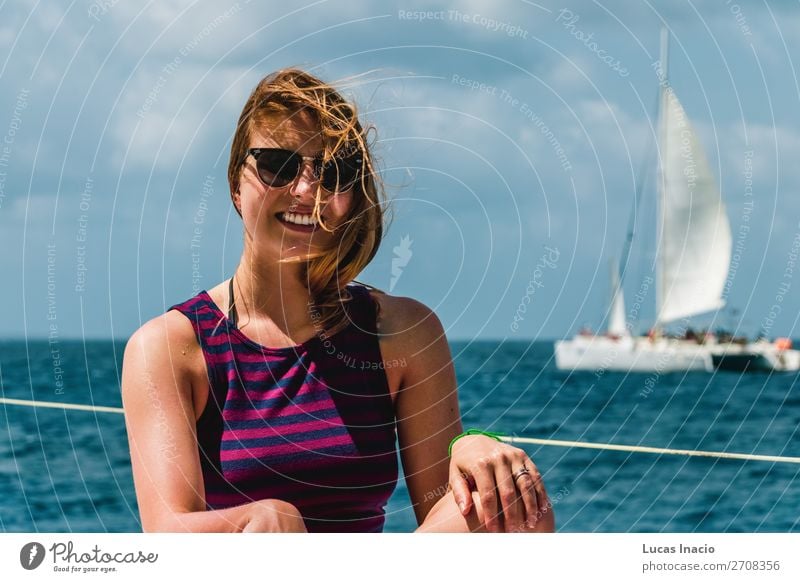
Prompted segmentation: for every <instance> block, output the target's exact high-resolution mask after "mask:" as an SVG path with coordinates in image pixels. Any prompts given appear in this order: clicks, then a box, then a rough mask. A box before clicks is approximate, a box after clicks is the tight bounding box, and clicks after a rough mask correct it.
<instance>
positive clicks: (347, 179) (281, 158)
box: [247, 148, 364, 192]
mask: <svg viewBox="0 0 800 582" xmlns="http://www.w3.org/2000/svg"><path fill="white" fill-rule="evenodd" d="M247 154H248V155H251V156H253V158H255V160H256V171H257V173H258V177H259V178H260V179H261V181H262V182H263V183H264V184H265V185H266V186H270V187H273V188H281V187H283V186H288V185H289V184H291V183H292V182H294V181H295V179H297V176H298V175H300V170H301V168H302V167H303V161H305V160H311V161H312V162H313V168H314V177H315V178H317V179H318V180H319V181H320V184H321V185H322V187H323V188H324V189H325V190H327V191H328V192H339V191H345V190H349V189H350V188H351V187H352V186H353V184H355V183H356V181H357V180H358V178H359V174H360V173H361V166H362V163H363V160H364V158H363V156H362V155H361V153H360V152H359V153H356V154H353V155H351V156H344V157H338V156H334V157H333V158H332V159H331V160H329V161H328V162H325V163H323V161H322V156H321V155H318V156H301V155H300V154H298V153H297V152H293V151H291V150H284V149H280V148H251V149H249V150H247Z"/></svg>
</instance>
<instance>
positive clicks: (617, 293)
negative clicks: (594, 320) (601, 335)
mask: <svg viewBox="0 0 800 582" xmlns="http://www.w3.org/2000/svg"><path fill="white" fill-rule="evenodd" d="M608 334H609V335H615V336H627V335H630V334H629V333H628V326H627V325H625V298H624V296H623V294H622V286H621V285H620V283H619V274H618V273H617V265H616V263H615V262H614V261H613V260H612V261H611V313H610V314H609V319H608Z"/></svg>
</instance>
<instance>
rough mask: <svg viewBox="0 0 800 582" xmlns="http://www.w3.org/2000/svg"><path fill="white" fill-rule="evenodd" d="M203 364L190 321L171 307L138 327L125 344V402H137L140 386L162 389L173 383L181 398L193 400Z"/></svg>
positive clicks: (123, 375) (123, 376)
mask: <svg viewBox="0 0 800 582" xmlns="http://www.w3.org/2000/svg"><path fill="white" fill-rule="evenodd" d="M203 368H204V366H203V354H202V351H201V349H200V346H199V344H198V343H197V339H196V337H195V334H194V329H193V328H192V324H191V322H190V321H189V320H188V319H187V318H186V316H184V315H183V314H182V313H180V312H178V311H175V310H173V311H168V312H167V313H164V314H162V315H159V316H158V317H155V318H153V319H151V320H150V321H148V322H146V323H145V324H144V325H142V326H141V327H140V328H139V329H137V330H136V331H135V332H134V333H133V335H132V336H131V337H130V339H129V340H128V343H127V344H126V346H125V356H124V361H123V366H122V380H123V381H122V393H123V402H125V403H132V402H135V401H136V396H138V394H139V392H140V390H142V389H144V388H145V387H148V386H153V385H158V386H160V387H161V389H162V390H164V389H165V387H166V386H173V387H175V388H177V389H178V393H179V394H180V398H181V400H185V401H191V400H193V396H194V395H193V394H192V390H193V387H194V386H195V385H196V384H197V380H198V378H199V377H200V376H199V375H201V374H203V373H204V369H203Z"/></svg>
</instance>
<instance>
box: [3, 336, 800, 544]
mask: <svg viewBox="0 0 800 582" xmlns="http://www.w3.org/2000/svg"><path fill="white" fill-rule="evenodd" d="M57 347H58V350H59V354H58V355H59V356H60V359H61V362H60V363H61V367H62V368H63V378H62V380H63V386H64V388H63V394H59V393H57V386H56V380H57V378H55V376H54V367H53V357H52V353H51V346H49V345H48V344H47V342H43V341H38V342H27V343H26V342H19V341H0V396H4V397H6V398H20V399H36V400H48V401H53V400H55V401H62V402H74V403H81V404H95V405H106V406H120V404H121V401H120V395H119V374H120V367H121V359H122V353H123V349H124V342H112V341H93V342H86V343H85V344H84V343H83V342H72V341H60V342H59V344H58V346H57ZM451 349H452V352H453V356H454V360H455V365H456V371H457V374H458V379H459V393H460V402H461V411H462V416H463V417H464V424H465V426H467V427H480V428H486V429H492V430H497V431H500V432H504V433H506V434H511V435H517V436H531V437H539V438H551V439H562V440H580V441H590V442H602V443H606V442H612V443H621V444H640V445H648V446H655V447H670V448H678V449H703V450H713V451H731V452H746V453H759V454H769V455H783V456H800V428H799V427H800V388H798V385H797V378H798V376H797V375H796V374H782V375H768V374H751V375H739V374H736V373H718V374H714V375H711V374H705V373H691V374H683V373H680V374H676V373H670V374H661V375H656V374H635V375H634V374H631V375H625V374H615V373H606V374H599V375H598V374H594V373H579V374H568V373H565V372H561V371H558V370H557V369H556V368H555V365H554V362H553V359H552V344H551V343H549V342H536V343H524V342H514V343H508V342H506V343H501V342H485V341H484V342H470V343H467V342H451ZM646 387H650V388H652V390H651V391H648V390H647V389H646ZM525 448H526V451H527V452H528V454H529V455H530V456H531V457H532V458H533V459H534V461H535V462H536V464H537V466H538V467H539V468H540V470H541V471H542V473H543V474H544V477H545V483H546V485H547V488H548V491H549V492H550V495H551V497H552V498H553V500H554V505H555V513H556V520H557V527H558V530H559V531H572V532H592V531H603V532H628V531H636V532H642V531H644V532H692V531H697V532H762V531H765V532H766V531H768V532H773V531H776V532H787V531H798V530H800V511H799V510H800V465H796V464H781V463H771V462H757V461H744V462H743V461H735V460H720V459H707V458H687V457H678V456H662V455H652V454H636V453H633V454H632V453H624V452H614V451H598V450H589V449H578V448H561V447H554V446H543V447H539V446H528V447H525ZM415 525H416V524H415V520H414V516H413V511H412V510H411V507H410V504H409V499H408V494H407V491H406V489H405V487H404V485H403V482H402V480H401V481H400V483H399V484H398V489H397V491H396V493H395V495H394V496H393V497H392V499H391V501H390V503H389V505H388V507H387V521H386V528H385V531H388V532H404V531H412V530H413V529H414V527H415ZM139 530H140V526H139V520H138V512H137V507H136V497H135V493H134V489H133V481H132V476H131V467H130V457H129V452H128V442H127V437H126V432H125V423H124V417H123V416H122V415H120V414H109V413H97V414H95V413H92V412H81V411H65V410H59V409H46V408H30V407H23V406H12V405H8V406H3V405H0V531H5V532H21V531H45V532H67V531H71V532H126V531H139Z"/></svg>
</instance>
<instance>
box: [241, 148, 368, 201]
mask: <svg viewBox="0 0 800 582" xmlns="http://www.w3.org/2000/svg"><path fill="white" fill-rule="evenodd" d="M270 151H272V152H275V151H279V152H286V153H288V154H291V156H294V157H295V158H299V159H300V160H301V164H300V165H299V166H298V169H297V173H296V174H295V175H294V177H293V178H292V179H291V180H290V181H289V182H287V183H286V184H284V185H282V186H275V185H274V184H270V183H268V182H266V181H265V180H264V179H263V178H262V177H261V173H260V172H259V171H258V158H259V156H261V154H263V153H264V152H270ZM248 156H253V158H254V159H255V161H256V175H257V176H258V179H259V180H260V181H261V183H262V184H264V185H265V186H267V187H269V188H286V187H287V186H290V185H291V184H293V183H294V182H295V181H296V180H297V178H298V177H299V176H300V174H301V173H302V167H303V166H302V162H306V161H311V162H313V169H314V175H315V177H316V178H317V179H318V180H319V181H320V186H321V187H322V189H323V190H325V191H326V192H331V193H334V192H346V191H348V190H349V189H350V188H352V187H353V186H354V185H355V184H356V182H358V180H359V178H360V177H361V176H360V174H361V171H362V167H363V163H364V158H363V155H362V154H361V152H358V153H355V154H353V155H352V156H349V157H342V158H340V159H342V160H354V161H355V163H356V165H358V166H359V167H358V169H356V171H355V176H354V177H353V180H352V181H351V182H347V183H344V184H342V185H340V187H339V188H337V189H336V190H330V189H328V188H326V187H325V186H324V185H323V183H322V155H316V156H304V155H302V154H300V153H299V152H295V151H292V150H288V149H286V148H248V150H247V153H246V154H245V157H244V160H242V163H244V161H245V160H246V159H247V157H248ZM317 172H319V175H317ZM341 186H345V187H344V188H343V187H341Z"/></svg>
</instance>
